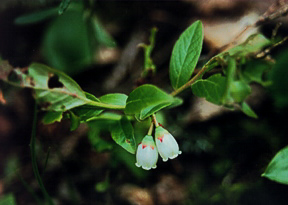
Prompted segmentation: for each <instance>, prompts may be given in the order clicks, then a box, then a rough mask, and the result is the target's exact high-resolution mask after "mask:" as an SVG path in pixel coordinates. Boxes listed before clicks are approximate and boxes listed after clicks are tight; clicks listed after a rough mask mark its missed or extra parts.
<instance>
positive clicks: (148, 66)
mask: <svg viewBox="0 0 288 205" xmlns="http://www.w3.org/2000/svg"><path fill="white" fill-rule="evenodd" d="M157 31H158V30H157V28H155V27H154V28H152V29H151V34H150V38H149V41H150V44H149V45H147V44H140V45H139V46H141V47H142V48H143V49H144V70H143V72H142V76H143V77H146V76H147V75H148V74H149V72H150V71H152V72H153V73H154V74H155V72H156V65H155V64H154V63H153V60H152V58H151V54H152V51H153V49H154V46H155V38H156V33H157Z"/></svg>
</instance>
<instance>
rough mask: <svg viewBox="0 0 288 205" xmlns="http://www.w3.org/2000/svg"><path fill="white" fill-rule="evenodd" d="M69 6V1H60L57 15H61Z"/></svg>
mask: <svg viewBox="0 0 288 205" xmlns="http://www.w3.org/2000/svg"><path fill="white" fill-rule="evenodd" d="M69 4H70V0H62V1H61V3H60V5H59V9H58V14H59V15H62V14H63V13H64V11H65V10H66V9H67V8H68V6H69Z"/></svg>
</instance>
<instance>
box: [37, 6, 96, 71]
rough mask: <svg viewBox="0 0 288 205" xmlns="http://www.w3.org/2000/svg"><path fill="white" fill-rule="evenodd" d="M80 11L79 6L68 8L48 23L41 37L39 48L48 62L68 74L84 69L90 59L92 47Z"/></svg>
mask: <svg viewBox="0 0 288 205" xmlns="http://www.w3.org/2000/svg"><path fill="white" fill-rule="evenodd" d="M56 12H57V11H56ZM56 15H58V14H57V13H56ZM83 15H84V14H83V11H82V10H80V11H78V10H70V8H69V10H67V11H66V12H65V14H63V15H60V16H59V15H58V16H57V18H55V19H54V20H53V21H52V22H51V23H50V24H49V26H48V27H47V29H46V30H45V33H44V34H45V35H44V37H43V43H42V47H41V51H42V55H43V57H44V58H45V60H46V61H47V63H48V65H50V66H52V67H54V68H57V69H59V70H61V71H63V72H65V73H67V74H69V75H73V74H77V73H79V72H81V71H83V69H84V68H87V67H88V66H89V65H91V63H92V61H93V54H94V49H95V48H94V47H92V46H91V42H90V39H89V34H90V33H89V32H88V23H87V21H85V20H84V18H83Z"/></svg>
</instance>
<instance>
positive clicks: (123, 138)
mask: <svg viewBox="0 0 288 205" xmlns="http://www.w3.org/2000/svg"><path fill="white" fill-rule="evenodd" d="M111 135H112V138H113V140H114V141H115V142H116V143H117V144H119V145H120V146H121V147H123V148H124V149H126V150H127V151H128V152H130V153H132V154H135V152H136V142H135V138H134V130H133V126H132V124H131V122H130V121H129V120H128V118H127V117H126V116H123V117H122V118H121V120H119V121H118V122H117V123H116V124H115V125H113V126H112V127H111Z"/></svg>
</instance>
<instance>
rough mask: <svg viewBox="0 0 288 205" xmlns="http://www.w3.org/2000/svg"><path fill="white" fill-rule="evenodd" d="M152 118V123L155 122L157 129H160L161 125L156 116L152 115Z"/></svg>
mask: <svg viewBox="0 0 288 205" xmlns="http://www.w3.org/2000/svg"><path fill="white" fill-rule="evenodd" d="M151 117H152V121H153V123H154V125H155V127H159V124H158V122H157V119H156V115H155V114H153V115H151Z"/></svg>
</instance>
